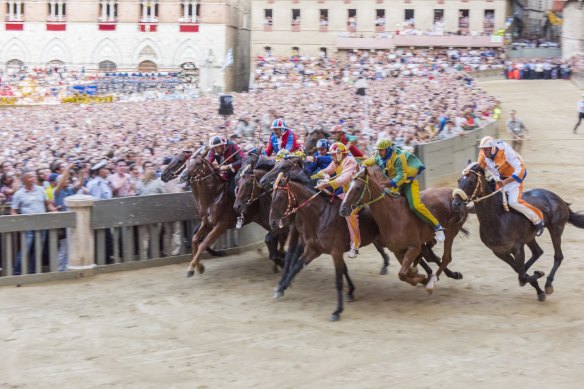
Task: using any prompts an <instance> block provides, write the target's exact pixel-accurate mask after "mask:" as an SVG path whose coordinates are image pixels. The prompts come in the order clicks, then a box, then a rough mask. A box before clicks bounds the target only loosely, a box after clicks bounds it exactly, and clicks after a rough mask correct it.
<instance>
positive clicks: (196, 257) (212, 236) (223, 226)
mask: <svg viewBox="0 0 584 389" xmlns="http://www.w3.org/2000/svg"><path fill="white" fill-rule="evenodd" d="M227 227H228V224H227V223H219V224H217V225H216V226H215V227H213V229H212V230H211V232H209V234H208V235H207V236H206V237H205V239H203V241H202V242H201V244H199V247H197V250H196V251H195V250H193V256H192V258H191V262H190V263H189V267H188V270H187V278H189V277H192V276H193V275H195V269H197V271H198V272H199V274H203V273H204V272H205V266H204V265H203V264H202V263H201V255H202V254H203V251H205V250H206V249H207V247H209V246H210V245H212V244H213V242H215V241H216V240H217V238H219V236H221V234H222V233H224V232H225V231H226V230H227ZM194 239H195V237H193V240H194Z"/></svg>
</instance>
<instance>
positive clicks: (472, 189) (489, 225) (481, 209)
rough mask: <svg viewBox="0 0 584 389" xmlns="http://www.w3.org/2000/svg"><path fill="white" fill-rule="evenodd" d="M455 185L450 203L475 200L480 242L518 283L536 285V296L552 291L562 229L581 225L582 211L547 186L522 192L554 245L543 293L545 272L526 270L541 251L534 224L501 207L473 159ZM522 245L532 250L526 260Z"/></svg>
mask: <svg viewBox="0 0 584 389" xmlns="http://www.w3.org/2000/svg"><path fill="white" fill-rule="evenodd" d="M458 188H459V189H457V190H455V191H454V192H453V196H454V200H453V202H452V203H453V205H454V206H456V207H464V206H465V205H466V204H468V203H469V202H471V201H473V202H474V203H475V209H476V214H477V217H478V219H479V223H480V235H481V240H482V241H483V243H484V244H485V245H486V246H487V247H488V248H489V249H491V251H493V253H494V254H495V255H496V256H497V257H499V258H501V259H502V260H503V261H505V263H507V264H508V265H509V266H511V268H513V270H515V271H516V272H517V274H518V278H519V285H521V286H524V285H525V284H526V283H528V282H529V284H531V286H533V287H534V288H535V290H536V292H537V298H538V300H539V301H544V300H545V298H546V294H552V293H553V291H554V287H553V282H554V276H555V274H556V271H557V270H558V268H559V267H560V265H561V263H562V260H563V259H564V255H563V254H562V233H563V232H564V228H565V227H566V223H570V224H572V225H574V226H576V227H578V228H584V215H582V214H578V213H575V212H573V211H572V210H571V209H570V207H569V204H568V203H566V202H565V201H564V200H562V199H561V198H560V196H558V195H556V194H555V193H553V192H550V191H548V190H545V189H532V190H529V191H527V192H525V193H523V199H524V200H525V201H527V202H528V203H529V204H531V205H533V206H534V207H537V208H538V209H539V210H540V211H541V212H542V213H543V215H544V220H545V226H546V228H547V229H548V231H549V233H550V235H551V238H552V244H553V246H554V266H553V267H552V270H551V272H550V274H549V276H548V277H547V282H546V283H545V293H544V292H543V291H542V290H541V288H540V287H539V283H538V279H539V278H541V277H543V276H544V273H543V272H541V271H534V272H533V275H529V274H527V271H528V270H529V268H530V267H531V266H532V265H533V264H534V263H535V261H537V260H538V258H539V257H541V255H542V254H543V250H542V249H541V247H540V246H539V245H538V244H537V242H536V239H535V228H534V226H533V224H532V223H531V222H530V221H529V220H527V218H526V217H525V216H523V215H522V214H520V213H518V212H516V211H514V210H511V211H509V212H507V211H506V210H505V209H504V207H503V196H502V194H501V193H499V192H500V191H499V190H495V189H494V188H493V187H492V184H491V183H490V182H487V180H486V178H485V171H484V170H483V168H481V167H480V166H479V165H478V164H476V163H470V161H469V165H468V166H467V167H466V169H465V170H464V171H463V174H462V177H460V179H459V180H458ZM525 245H527V247H529V249H530V250H531V258H529V260H528V261H527V262H525Z"/></svg>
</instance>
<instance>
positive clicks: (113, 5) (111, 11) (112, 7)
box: [108, 0, 116, 21]
mask: <svg viewBox="0 0 584 389" xmlns="http://www.w3.org/2000/svg"><path fill="white" fill-rule="evenodd" d="M108 20H109V21H114V20H116V3H115V2H114V0H110V2H109V15H108Z"/></svg>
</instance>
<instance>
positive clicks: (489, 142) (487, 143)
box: [479, 136, 496, 149]
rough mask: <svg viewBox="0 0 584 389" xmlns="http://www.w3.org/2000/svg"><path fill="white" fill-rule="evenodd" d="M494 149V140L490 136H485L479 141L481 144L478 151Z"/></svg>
mask: <svg viewBox="0 0 584 389" xmlns="http://www.w3.org/2000/svg"><path fill="white" fill-rule="evenodd" d="M493 147H496V141H495V138H493V137H492V136H485V137H484V138H483V139H481V143H480V144H479V149H490V148H493Z"/></svg>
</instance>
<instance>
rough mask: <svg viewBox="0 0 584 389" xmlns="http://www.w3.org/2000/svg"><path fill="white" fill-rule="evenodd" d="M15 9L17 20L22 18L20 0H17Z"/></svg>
mask: <svg viewBox="0 0 584 389" xmlns="http://www.w3.org/2000/svg"><path fill="white" fill-rule="evenodd" d="M16 10H17V12H18V14H17V16H18V20H22V19H23V17H22V0H18V3H17V8H16Z"/></svg>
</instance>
